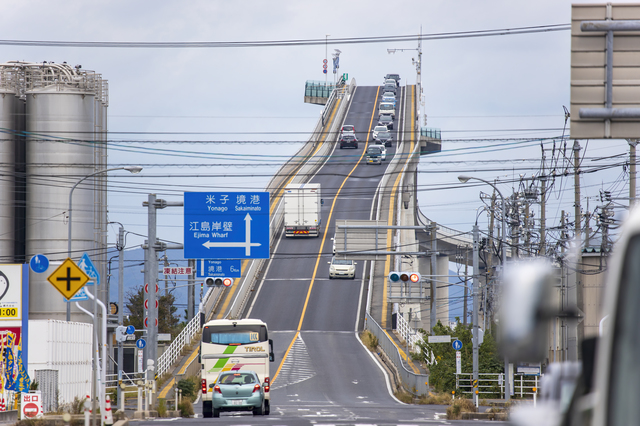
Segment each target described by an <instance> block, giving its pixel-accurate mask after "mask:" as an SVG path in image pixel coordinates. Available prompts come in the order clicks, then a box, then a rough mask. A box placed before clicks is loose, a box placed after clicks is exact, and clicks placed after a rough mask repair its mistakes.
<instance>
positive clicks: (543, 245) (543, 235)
mask: <svg viewBox="0 0 640 426" xmlns="http://www.w3.org/2000/svg"><path fill="white" fill-rule="evenodd" d="M540 187H541V189H540V249H539V250H538V252H539V253H540V256H545V255H546V254H547V177H546V176H545V174H544V155H543V157H542V175H541V176H540Z"/></svg>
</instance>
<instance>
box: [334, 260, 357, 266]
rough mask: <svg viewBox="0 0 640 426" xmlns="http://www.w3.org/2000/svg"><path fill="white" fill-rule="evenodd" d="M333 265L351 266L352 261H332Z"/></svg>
mask: <svg viewBox="0 0 640 426" xmlns="http://www.w3.org/2000/svg"><path fill="white" fill-rule="evenodd" d="M333 264H334V265H352V264H353V260H347V259H333Z"/></svg>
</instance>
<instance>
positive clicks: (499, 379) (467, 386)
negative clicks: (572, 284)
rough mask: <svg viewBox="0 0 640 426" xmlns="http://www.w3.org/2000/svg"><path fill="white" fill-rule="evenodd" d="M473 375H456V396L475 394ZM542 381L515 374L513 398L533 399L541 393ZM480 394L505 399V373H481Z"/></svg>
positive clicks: (535, 377) (479, 375)
mask: <svg viewBox="0 0 640 426" xmlns="http://www.w3.org/2000/svg"><path fill="white" fill-rule="evenodd" d="M472 377H473V373H461V374H456V389H459V391H457V392H456V394H458V393H459V392H460V393H466V394H470V395H472V394H473V383H472ZM539 383H540V379H539V378H538V376H525V375H524V374H514V376H513V396H519V397H520V398H525V397H529V396H530V397H531V398H533V396H534V395H537V394H539V393H540V387H539ZM478 394H479V395H482V394H484V395H487V396H493V397H495V398H504V374H503V373H479V374H478Z"/></svg>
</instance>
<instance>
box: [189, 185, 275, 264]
mask: <svg viewBox="0 0 640 426" xmlns="http://www.w3.org/2000/svg"><path fill="white" fill-rule="evenodd" d="M269 242H270V232H269V193H268V192H185V193H184V256H185V258H187V259H268V258H269Z"/></svg>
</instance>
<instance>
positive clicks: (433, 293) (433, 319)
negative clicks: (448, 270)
mask: <svg viewBox="0 0 640 426" xmlns="http://www.w3.org/2000/svg"><path fill="white" fill-rule="evenodd" d="M436 228H437V226H436V223H435V222H431V308H430V309H431V312H430V319H429V321H430V325H431V334H432V335H433V329H434V327H435V326H436V322H437V319H436V318H437V317H436V306H437V305H436V294H437V289H436V274H437V270H438V269H437V267H438V262H437V260H438V240H437V239H436Z"/></svg>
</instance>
